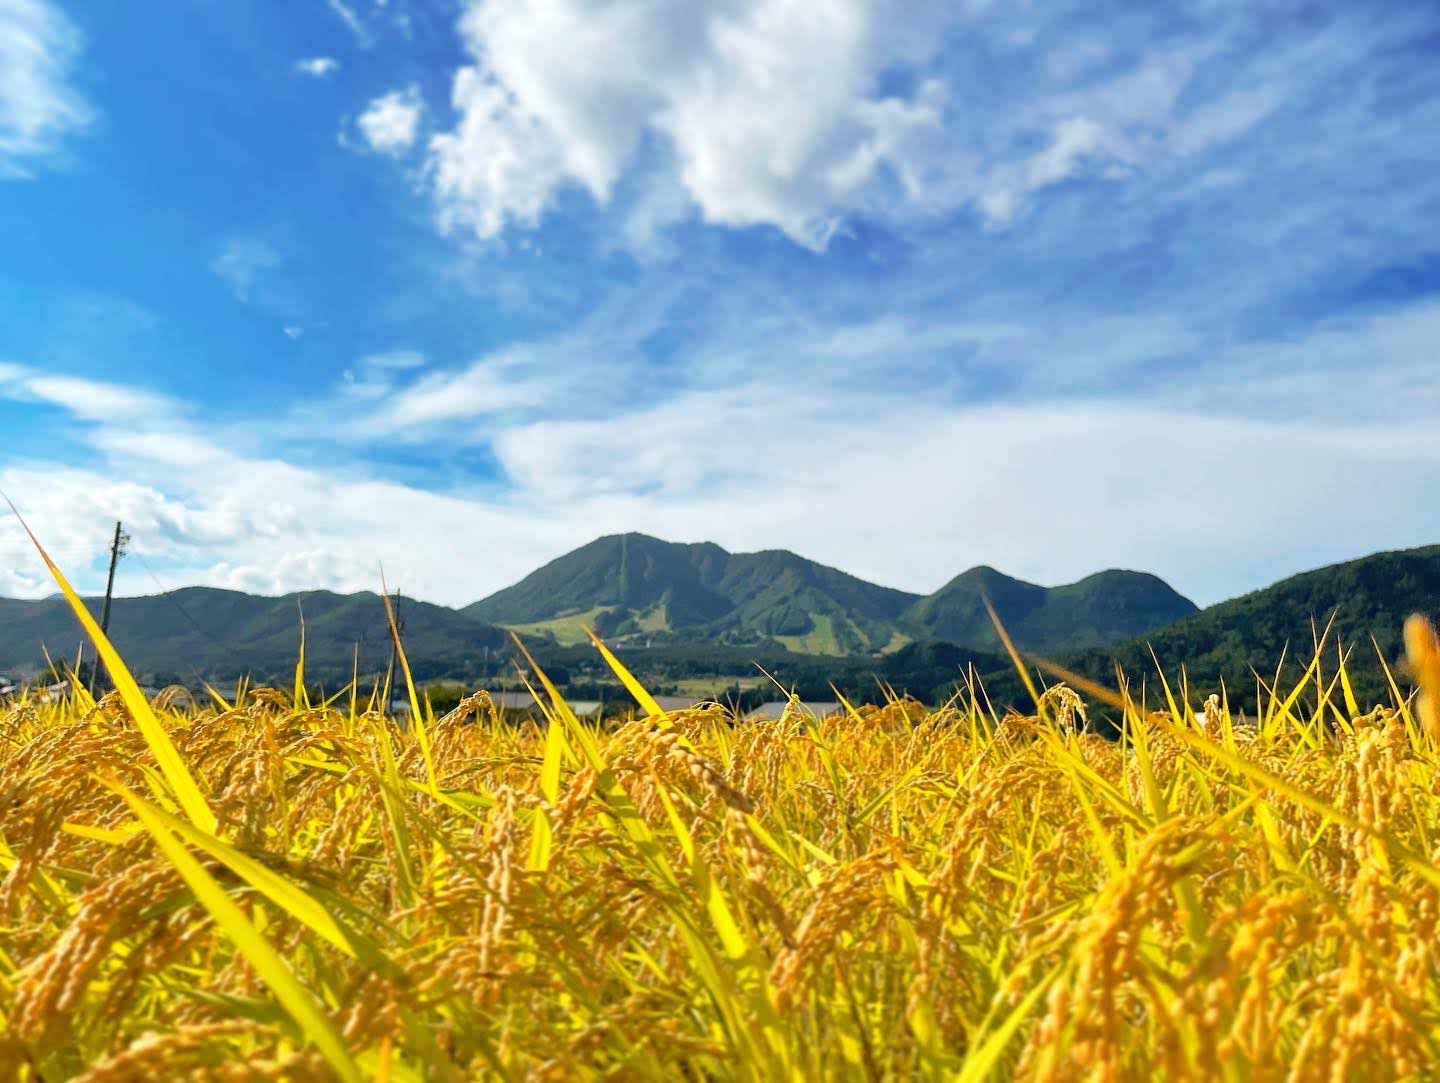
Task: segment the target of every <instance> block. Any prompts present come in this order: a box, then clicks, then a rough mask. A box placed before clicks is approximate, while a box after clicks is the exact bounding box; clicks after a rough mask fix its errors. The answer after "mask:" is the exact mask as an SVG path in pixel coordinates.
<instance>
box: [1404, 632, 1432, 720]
mask: <svg viewBox="0 0 1440 1083" xmlns="http://www.w3.org/2000/svg"><path fill="white" fill-rule="evenodd" d="M1405 657H1406V658H1407V659H1408V660H1409V662H1410V669H1411V671H1412V672H1413V673H1414V674H1415V680H1416V682H1417V683H1418V684H1419V685H1420V696H1419V699H1418V700H1417V701H1416V705H1415V706H1416V713H1417V714H1418V715H1419V718H1420V724H1421V725H1422V726H1424V727H1425V732H1426V733H1428V734H1429V735H1430V739H1431V740H1433V741H1440V636H1437V635H1436V633H1435V626H1434V625H1433V624H1431V623H1430V621H1429V620H1428V619H1426V618H1425V617H1422V616H1420V615H1419V614H1418V613H1417V614H1416V615H1414V616H1412V617H1411V618H1410V619H1409V620H1407V621H1406V622H1405Z"/></svg>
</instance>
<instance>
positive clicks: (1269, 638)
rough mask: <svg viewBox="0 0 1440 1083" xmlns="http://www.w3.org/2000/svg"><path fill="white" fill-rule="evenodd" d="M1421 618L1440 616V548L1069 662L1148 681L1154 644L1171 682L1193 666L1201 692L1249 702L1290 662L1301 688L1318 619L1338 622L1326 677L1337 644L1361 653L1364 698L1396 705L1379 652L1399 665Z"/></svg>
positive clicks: (1364, 562)
mask: <svg viewBox="0 0 1440 1083" xmlns="http://www.w3.org/2000/svg"><path fill="white" fill-rule="evenodd" d="M1416 612H1420V613H1428V614H1430V615H1431V616H1432V617H1436V616H1440V545H1432V546H1427V547H1424V548H1420V549H1405V550H1398V551H1393V552H1384V553H1376V554H1374V555H1372V556H1367V557H1361V558H1360V559H1358V560H1351V561H1346V562H1345V563H1343V564H1332V565H1329V566H1328V567H1324V568H1318V569H1316V570H1314V571H1309V572H1304V573H1302V574H1300V575H1295V576H1291V577H1290V578H1289V579H1285V580H1282V581H1281V582H1279V583H1276V584H1274V585H1273V586H1269V587H1266V588H1264V589H1263V590H1257V591H1253V592H1252V593H1250V594H1246V595H1243V596H1241V597H1239V598H1233V599H1231V600H1230V601H1226V602H1221V603H1219V604H1218V605H1213V606H1211V607H1210V608H1208V609H1205V610H1202V611H1200V612H1199V613H1196V614H1194V615H1193V616H1189V617H1186V618H1185V619H1183V620H1180V621H1177V622H1176V623H1174V624H1172V625H1170V626H1169V627H1166V628H1163V629H1160V630H1158V631H1155V632H1151V633H1149V634H1147V635H1145V636H1144V637H1137V638H1134V639H1131V640H1129V641H1126V642H1122V643H1118V644H1114V645H1112V646H1109V647H1106V648H1104V649H1099V650H1089V651H1084V652H1081V653H1080V654H1077V655H1075V656H1073V657H1071V658H1068V659H1066V660H1065V661H1066V664H1068V665H1069V667H1070V668H1072V669H1075V670H1077V671H1078V672H1080V673H1083V674H1085V675H1086V676H1089V677H1092V678H1093V679H1096V680H1099V681H1103V682H1105V683H1106V684H1108V685H1113V684H1114V674H1115V665H1116V664H1117V663H1118V664H1119V665H1120V666H1121V668H1123V669H1124V670H1125V672H1126V673H1127V674H1128V675H1129V676H1130V677H1131V678H1132V679H1133V680H1136V681H1138V680H1139V679H1141V678H1143V677H1146V676H1148V675H1151V674H1154V672H1155V662H1154V660H1153V659H1152V658H1151V656H1150V648H1151V647H1152V646H1153V647H1154V650H1155V654H1156V656H1157V657H1158V658H1159V659H1160V663H1161V665H1163V666H1164V667H1165V669H1166V673H1167V675H1168V676H1172V677H1173V676H1175V675H1177V674H1178V672H1179V668H1180V666H1182V665H1183V666H1184V667H1185V672H1186V674H1187V675H1188V677H1189V680H1190V684H1191V686H1192V687H1197V688H1202V689H1204V690H1205V691H1206V692H1209V691H1214V690H1216V689H1217V688H1218V686H1219V682H1220V681H1221V680H1222V679H1223V680H1224V681H1225V682H1226V686H1227V688H1228V689H1229V690H1230V693H1231V695H1232V697H1233V698H1235V699H1237V700H1238V699H1243V700H1244V701H1245V702H1249V701H1250V700H1252V699H1253V697H1254V690H1255V678H1254V676H1253V674H1252V669H1253V670H1254V671H1256V672H1258V673H1260V674H1261V675H1262V676H1263V677H1264V678H1265V679H1266V681H1267V682H1268V681H1270V680H1273V679H1274V675H1275V670H1276V667H1277V666H1278V665H1279V664H1280V661H1281V656H1282V655H1285V656H1286V657H1287V658H1288V659H1289V661H1290V665H1289V673H1290V675H1291V680H1292V684H1293V681H1294V680H1296V679H1298V678H1299V676H1300V674H1301V673H1302V672H1303V671H1304V667H1305V665H1307V664H1308V663H1309V661H1310V658H1311V656H1312V654H1313V653H1314V639H1313V634H1312V621H1313V622H1314V626H1316V627H1317V628H1318V629H1319V630H1322V631H1323V630H1324V628H1325V625H1326V623H1327V622H1328V621H1329V620H1330V618H1331V616H1332V615H1333V616H1334V618H1335V622H1334V625H1333V627H1332V629H1331V639H1330V643H1331V646H1330V648H1329V653H1328V655H1327V669H1326V671H1325V672H1326V674H1327V675H1328V676H1329V677H1333V675H1334V661H1335V657H1336V654H1335V651H1336V648H1335V646H1334V644H1335V643H1336V642H1337V641H1338V642H1339V643H1343V644H1344V645H1345V647H1346V648H1347V649H1351V650H1352V654H1351V666H1353V673H1352V677H1353V678H1354V680H1355V684H1356V694H1357V696H1358V697H1359V698H1360V699H1361V701H1362V704H1361V705H1362V706H1366V707H1368V706H1369V705H1372V704H1374V703H1380V702H1389V700H1390V695H1389V693H1388V691H1387V689H1386V682H1385V678H1384V674H1383V671H1382V669H1381V667H1380V665H1379V661H1378V658H1377V655H1376V647H1377V646H1378V648H1379V654H1380V656H1382V657H1383V658H1384V659H1385V661H1386V662H1387V663H1388V664H1390V665H1392V666H1394V665H1395V663H1396V661H1397V659H1398V658H1399V657H1400V654H1401V652H1402V645H1401V628H1402V625H1403V622H1404V620H1405V618H1406V616H1408V615H1409V614H1411V613H1416ZM1372 640H1373V641H1374V642H1373V644H1372ZM1397 676H1399V674H1398V673H1397ZM1327 679H1328V678H1327ZM1402 687H1406V686H1405V685H1404V684H1403V683H1402ZM1335 694H1336V695H1337V696H1338V695H1339V694H1340V693H1339V691H1338V690H1337V691H1336V693H1335Z"/></svg>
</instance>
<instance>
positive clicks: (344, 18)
mask: <svg viewBox="0 0 1440 1083" xmlns="http://www.w3.org/2000/svg"><path fill="white" fill-rule="evenodd" d="M325 4H326V6H327V7H328V8H329V9H330V10H331V11H332V12H333V13H334V14H335V17H336V18H337V19H339V20H340V21H341V22H342V23H344V24H345V29H347V30H349V31H350V33H351V34H353V35H355V44H357V45H359V46H360V48H362V49H368V48H370V47H371V46H372V45H374V44H375V35H374V33H372V32H371V30H370V27H369V26H367V25H366V24H365V20H364V19H362V18H361V17H360V13H359V12H357V11H356V10H355V9H354V8H353V7H352V6H351V5H350V4H348V3H346V2H345V0H325Z"/></svg>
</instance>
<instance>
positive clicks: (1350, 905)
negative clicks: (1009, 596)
mask: <svg viewBox="0 0 1440 1083" xmlns="http://www.w3.org/2000/svg"><path fill="white" fill-rule="evenodd" d="M1410 632H1411V635H1410V645H1411V651H1412V655H1413V656H1414V672H1415V673H1416V674H1418V675H1419V676H1420V677H1421V678H1422V681H1423V680H1427V679H1428V680H1431V681H1434V682H1435V683H1434V684H1433V685H1432V686H1431V687H1432V690H1434V691H1440V680H1437V679H1436V677H1437V674H1436V672H1435V671H1436V669H1437V668H1440V648H1437V647H1436V644H1435V641H1434V637H1433V633H1430V632H1429V631H1428V628H1427V627H1425V626H1422V625H1421V624H1419V623H1417V624H1415V625H1414V626H1413V627H1412V628H1411V629H1410ZM102 649H103V646H102ZM111 661H112V668H113V670H114V671H115V672H116V678H117V679H116V683H117V687H118V691H117V692H116V693H113V694H111V695H109V696H106V697H104V698H103V699H102V700H101V701H100V702H99V703H98V704H97V703H93V702H91V701H90V700H89V699H88V697H86V696H85V695H84V694H83V692H82V693H80V694H79V696H78V698H76V699H72V700H69V701H66V702H60V703H51V704H43V703H38V702H34V701H24V700H22V701H21V702H19V703H17V704H13V705H11V706H9V707H7V708H0V739H3V742H4V752H3V755H0V802H3V814H0V832H3V845H0V868H3V882H0V1010H3V1013H4V1021H5V1032H4V1037H3V1039H0V1042H3V1045H0V1078H4V1079H12V1080H13V1079H28V1080H42V1079H43V1080H59V1079H68V1078H82V1079H86V1080H90V1081H96V1083H98V1081H100V1080H106V1081H118V1080H146V1081H153V1080H159V1079H170V1078H183V1079H213V1080H251V1079H256V1080H258V1079H292V1080H312V1079H327V1078H336V1079H342V1080H359V1079H372V1078H373V1079H395V1080H422V1079H433V1080H466V1079H475V1078H494V1079H507V1080H521V1079H556V1080H559V1079H567V1080H568V1079H580V1080H585V1079H602V1078H608V1079H621V1080H630V1079H657V1080H658V1079H666V1080H673V1079H693V1080H699V1079H717V1080H728V1079H757V1080H760V1079H764V1080H770V1079H790V1080H824V1079H861V1080H869V1079H890V1078H896V1079H904V1078H912V1077H924V1078H930V1077H944V1078H958V1079H962V1080H979V1079H989V1078H996V1079H1010V1078H1018V1079H1027V1080H1031V1079H1045V1080H1123V1079H1150V1078H1156V1079H1169V1080H1180V1079H1226V1080H1252V1079H1253V1080H1265V1079H1295V1080H1312V1079H1313V1080H1346V1079H1423V1078H1427V1077H1429V1078H1434V1077H1435V1075H1436V1074H1437V1072H1440V1048H1437V1043H1440V984H1437V976H1440V969H1437V967H1440V928H1437V925H1440V868H1437V861H1440V769H1437V768H1440V764H1437V745H1436V742H1435V740H1434V737H1433V736H1432V735H1431V734H1430V733H1429V732H1427V724H1426V723H1427V722H1429V723H1432V724H1433V723H1434V722H1435V721H1436V720H1435V718H1434V705H1435V703H1436V702H1440V701H1437V700H1432V701H1431V702H1430V703H1429V704H1426V703H1422V702H1417V701H1413V700H1410V699H1408V698H1405V697H1404V696H1401V697H1400V698H1399V700H1398V701H1397V702H1396V703H1395V704H1392V705H1390V706H1388V707H1381V708H1377V709H1373V710H1370V709H1362V705H1359V704H1356V703H1354V702H1353V696H1352V695H1351V694H1350V691H1349V684H1348V681H1347V679H1346V677H1345V674H1344V672H1343V671H1341V670H1331V669H1327V668H1326V667H1325V666H1324V665H1323V664H1321V660H1320V658H1319V657H1317V662H1316V664H1315V665H1314V666H1312V668H1311V671H1310V672H1309V673H1308V674H1307V677H1306V681H1305V683H1304V684H1302V685H1301V686H1300V687H1299V688H1297V689H1295V690H1294V693H1293V695H1292V694H1291V693H1290V691H1289V690H1282V691H1280V692H1277V693H1276V695H1275V696H1274V697H1273V698H1272V699H1270V700H1269V701H1267V702H1266V704H1264V706H1263V709H1262V711H1261V712H1260V714H1259V716H1258V717H1251V718H1249V719H1246V720H1241V719H1239V718H1232V717H1231V715H1230V713H1229V712H1228V711H1227V710H1226V708H1225V706H1224V703H1223V701H1222V700H1219V699H1217V698H1209V699H1208V700H1207V699H1206V698H1205V697H1204V696H1203V695H1202V694H1201V693H1200V692H1194V693H1193V695H1194V698H1195V699H1196V700H1197V703H1196V709H1192V707H1191V706H1189V705H1187V702H1186V701H1187V700H1189V699H1190V698H1192V697H1191V695H1182V693H1181V690H1179V689H1176V690H1175V695H1176V698H1175V700H1174V701H1173V702H1171V701H1169V699H1168V693H1167V692H1164V691H1162V692H1161V693H1160V697H1159V698H1160V701H1161V702H1162V703H1164V706H1163V708H1160V709H1158V710H1151V709H1147V708H1145V707H1142V706H1139V705H1136V704H1135V703H1133V702H1128V701H1125V700H1122V701H1120V705H1119V706H1114V705H1111V706H1110V707H1109V708H1107V709H1109V710H1111V711H1113V713H1114V716H1115V717H1117V718H1121V719H1122V720H1123V725H1124V735H1123V738H1122V739H1121V740H1119V741H1114V740H1109V739H1106V738H1104V737H1101V736H1098V735H1096V734H1095V733H1093V732H1091V731H1090V730H1089V728H1088V726H1087V722H1086V711H1085V707H1084V704H1082V701H1081V699H1080V697H1079V696H1078V695H1077V694H1076V693H1075V692H1073V691H1071V690H1070V688H1068V687H1064V686H1059V685H1056V686H1054V687H1052V688H1051V689H1050V690H1049V691H1045V692H1042V693H1041V694H1040V703H1039V709H1038V710H1037V711H1036V713H1034V714H1032V715H1019V714H1009V715H1005V716H1001V717H997V716H996V714H995V713H993V712H991V711H990V710H989V708H988V706H987V705H986V701H985V700H984V698H983V696H982V695H980V694H978V692H977V694H975V695H972V696H969V697H965V698H962V699H961V700H957V701H956V702H955V703H953V704H951V705H950V706H948V707H946V708H944V709H942V710H939V711H934V712H927V711H925V710H924V709H921V708H918V706H917V705H915V704H913V703H908V702H905V701H895V702H892V703H890V704H889V705H887V706H884V707H880V708H873V707H863V708H857V709H855V710H854V711H853V712H850V713H847V714H845V715H842V716H839V717H835V718H828V719H823V720H817V719H814V718H812V717H808V716H806V715H805V713H804V712H803V711H802V710H800V709H798V708H796V707H794V706H792V708H791V709H790V710H787V711H786V712H785V717H783V718H779V719H775V720H773V721H769V722H759V723H751V724H737V723H736V722H735V721H734V720H733V719H732V718H731V717H730V716H729V715H727V714H726V712H725V711H724V710H722V709H721V708H719V707H715V706H710V707H698V708H697V709H695V710H692V711H686V712H680V713H676V714H671V715H669V716H662V715H651V716H649V717H645V718H637V719H636V720H634V721H631V722H629V723H628V724H625V725H623V726H620V727H618V728H612V729H607V730H600V729H596V728H593V727H590V726H588V725H585V724H582V723H580V722H578V721H576V720H575V719H574V717H573V716H571V715H570V714H569V713H568V711H567V709H566V708H565V706H564V704H563V700H561V699H559V698H558V697H552V696H551V695H550V694H549V693H548V692H546V691H544V690H543V689H540V690H538V691H539V695H540V697H541V698H542V699H543V700H544V701H545V703H546V704H547V711H548V715H549V722H548V724H544V725H536V724H534V723H527V724H524V725H519V726H517V725H515V724H513V723H511V722H509V721H504V720H499V719H497V718H496V717H495V715H494V712H493V710H492V708H491V706H490V704H489V701H488V697H486V696H485V695H484V694H477V695H476V696H474V697H472V698H471V699H470V700H468V701H466V702H465V703H464V704H463V705H462V706H461V708H460V709H459V710H458V711H456V712H455V713H453V714H450V715H447V716H445V717H443V718H439V719H435V718H433V717H426V715H425V712H424V711H423V709H422V710H421V711H420V712H419V713H420V716H421V717H422V718H425V721H424V724H423V725H418V726H414V727H409V728H406V727H402V726H401V725H398V724H396V723H395V722H393V721H391V720H388V719H386V718H384V717H382V716H380V715H379V714H376V713H374V712H372V711H369V710H367V709H366V706H367V705H366V703H365V702H364V701H363V700H362V699H358V698H352V697H351V696H350V695H346V696H342V697H341V698H340V699H339V700H337V701H335V702H331V703H326V704H308V703H306V702H305V701H304V699H303V693H302V695H301V698H300V701H299V702H296V697H295V694H294V693H291V692H281V691H276V690H263V691H257V692H254V693H251V694H248V695H247V696H245V697H244V699H243V701H237V702H225V701H223V700H221V699H220V698H219V697H218V696H217V697H216V699H215V701H214V702H213V703H212V704H210V705H209V706H208V707H207V708H205V709H203V710H185V711H181V710H175V709H171V708H169V707H167V706H166V705H165V704H164V702H163V701H162V702H161V703H159V704H156V705H153V706H152V705H150V704H147V703H146V702H145V701H144V699H143V698H142V697H141V696H140V695H139V692H138V689H135V688H134V686H133V684H132V683H131V682H129V679H128V677H127V676H126V675H125V674H124V671H123V668H122V667H120V666H119V664H118V662H117V661H115V660H114V659H112V660H111ZM1427 674H1428V677H1427ZM622 676H623V674H622ZM538 677H539V675H538V674H537V678H538ZM1192 691H1193V690H1192ZM1202 691H1204V692H1208V691H1209V690H1202ZM1398 691H1399V690H1398V689H1397V693H1398ZM636 693H637V697H638V698H639V699H640V700H641V701H642V702H643V701H644V700H645V699H646V697H645V694H644V691H643V689H639V688H638V687H637V688H636ZM1432 694H1433V692H1432ZM1098 695H1099V693H1098V691H1091V692H1088V693H1087V697H1088V698H1090V700H1091V710H1092V712H1093V711H1095V710H1097V709H1098V708H1099V707H1100V706H1101V704H1099V703H1097V702H1096V697H1097V696H1098ZM1151 698H1152V699H1154V698H1155V696H1154V690H1153V689H1152V694H1151ZM1152 706H1156V705H1154V704H1152ZM642 710H643V708H642ZM1432 728H1433V727H1432Z"/></svg>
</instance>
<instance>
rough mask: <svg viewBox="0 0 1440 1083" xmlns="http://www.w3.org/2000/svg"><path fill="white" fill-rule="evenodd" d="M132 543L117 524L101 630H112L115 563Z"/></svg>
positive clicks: (111, 552) (106, 583)
mask: <svg viewBox="0 0 1440 1083" xmlns="http://www.w3.org/2000/svg"><path fill="white" fill-rule="evenodd" d="M129 544H130V535H129V534H126V533H125V532H124V531H123V530H121V529H120V524H119V523H118V522H117V523H116V524H115V538H114V540H113V541H111V543H110V577H109V578H108V579H107V580H106V581H105V607H104V608H103V609H101V610H100V630H101V631H102V632H105V633H106V634H109V632H110V599H111V597H112V596H113V595H114V594H115V565H117V564H119V563H120V558H121V557H123V556H124V555H125V547H126V546H127V545H129Z"/></svg>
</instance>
